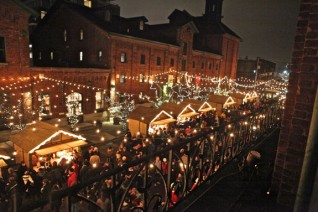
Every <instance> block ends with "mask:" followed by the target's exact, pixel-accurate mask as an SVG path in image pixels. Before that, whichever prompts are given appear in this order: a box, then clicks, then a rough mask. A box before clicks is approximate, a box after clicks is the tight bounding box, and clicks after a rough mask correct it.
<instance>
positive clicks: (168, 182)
mask: <svg viewBox="0 0 318 212" xmlns="http://www.w3.org/2000/svg"><path fill="white" fill-rule="evenodd" d="M172 154H173V152H172V149H171V150H169V155H168V176H167V187H168V188H167V192H168V195H169V193H170V192H171V186H170V185H171V169H172V167H171V166H172ZM169 201H170V200H169ZM168 208H169V203H168V204H167V209H168Z"/></svg>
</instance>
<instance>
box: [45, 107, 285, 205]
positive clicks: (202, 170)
mask: <svg viewBox="0 0 318 212" xmlns="http://www.w3.org/2000/svg"><path fill="white" fill-rule="evenodd" d="M279 104H280V102H273V103H269V104H268V105H267V107H262V108H260V109H258V110H255V111H253V112H251V113H249V114H246V115H244V116H242V117H239V118H238V119H236V120H233V121H231V122H229V123H224V124H223V125H221V126H217V127H211V128H204V129H201V130H202V131H198V132H197V133H196V134H195V135H194V136H192V137H187V138H179V139H178V143H177V144H173V145H168V146H167V147H165V148H164V149H163V150H160V151H157V152H154V153H152V154H149V155H145V156H143V157H141V158H140V159H138V160H133V161H131V162H129V163H127V164H125V165H123V166H122V167H118V168H116V169H112V170H109V171H108V172H104V173H103V174H101V175H98V176H94V177H92V178H89V179H87V180H86V181H85V182H82V183H79V184H76V185H74V186H73V187H70V188H66V189H63V190H58V191H54V192H52V194H51V200H53V201H54V200H56V199H61V198H64V197H67V196H68V197H70V196H76V195H78V193H79V192H80V191H81V190H82V189H84V188H86V187H87V186H89V185H91V184H93V183H95V182H101V181H103V180H104V179H107V178H112V179H116V177H117V178H118V176H120V175H122V174H123V173H124V172H125V171H127V170H128V169H129V168H132V167H136V166H144V167H145V168H141V169H140V170H139V171H137V170H135V174H134V176H136V175H140V176H141V178H142V179H143V180H142V181H143V184H145V183H146V184H147V181H148V179H149V178H153V179H155V180H157V181H158V180H159V181H158V182H159V183H160V180H162V177H161V178H160V179H159V178H158V179H157V178H156V172H159V171H158V170H156V171H151V170H148V165H150V164H151V163H152V162H151V161H152V160H153V159H154V158H155V157H156V156H161V155H168V158H169V159H168V160H169V161H168V163H169V173H168V176H166V179H164V180H166V181H167V182H165V183H163V184H164V186H165V189H162V192H163V195H162V196H163V197H165V198H166V197H169V198H168V201H171V198H173V197H171V195H172V194H170V192H172V190H173V189H172V188H171V187H170V183H173V182H174V180H176V179H172V174H171V171H172V170H173V169H172V165H173V161H175V162H177V163H178V164H177V166H176V167H175V168H177V169H179V171H180V173H182V176H181V178H180V179H179V180H181V181H180V182H181V184H183V189H185V191H186V192H182V194H181V196H180V197H178V198H183V197H185V196H187V195H189V193H191V190H192V188H193V187H195V186H200V184H201V183H203V182H204V181H206V180H207V179H208V178H209V177H211V176H212V175H213V174H214V173H215V172H216V171H217V170H218V169H219V168H221V167H222V166H224V165H225V164H226V163H228V162H229V161H230V160H231V159H233V158H235V157H236V156H237V155H238V154H239V153H240V152H241V151H242V150H243V149H245V148H247V147H248V146H249V145H250V143H252V142H253V140H256V139H257V137H258V136H260V135H261V133H265V132H266V131H265V130H266V128H269V127H271V126H272V125H273V124H275V123H276V122H277V119H280V117H281V110H282V107H280V105H279ZM260 113H266V116H264V117H262V119H261V118H260V116H259V114H260ZM247 120H249V121H250V122H251V123H252V124H249V125H246V126H245V125H244V124H243V121H245V122H246V121H247ZM229 125H233V127H232V130H233V132H237V133H238V136H237V138H233V137H232V135H230V133H228V131H229V130H228V126H229ZM252 125H253V128H254V125H255V126H256V125H259V129H258V132H257V131H256V130H254V129H253V128H252ZM231 134H232V133H231ZM211 135H212V136H211ZM211 137H214V138H215V140H213V139H211ZM181 148H186V151H185V152H186V154H185V156H186V157H185V159H180V158H179V157H176V156H174V155H175V154H179V150H180V149H181ZM180 160H181V161H180ZM183 160H186V161H183ZM178 161H179V162H180V164H182V166H181V167H179V166H178V165H179V162H178ZM196 172H198V173H196ZM160 174H161V175H162V173H160ZM124 180H125V179H124ZM132 181H133V180H131V181H130V183H129V184H127V185H129V186H128V188H126V189H129V188H130V187H131V186H132ZM115 182H116V183H117V181H115ZM119 186H120V185H115V187H114V186H113V188H112V192H111V193H112V195H118V192H119ZM151 186H154V185H151ZM161 186H163V185H161ZM149 190H150V191H143V192H144V193H143V194H142V195H143V198H144V201H148V200H147V195H146V194H147V192H151V189H149ZM123 194H124V196H123V197H122V198H121V199H122V200H121V202H116V198H114V197H112V198H111V200H112V211H115V210H116V211H120V208H118V206H120V205H122V203H123V201H124V200H125V198H126V196H127V195H128V190H126V191H124V193H123ZM152 197H153V195H152ZM150 199H151V197H150ZM165 205H166V206H165V207H173V204H170V203H169V204H168V205H167V204H165ZM136 207H137V208H139V207H141V206H135V208H136ZM142 207H144V211H146V210H147V207H148V204H147V202H145V203H144V204H143V206H142ZM167 209H168V208H166V209H165V210H167Z"/></svg>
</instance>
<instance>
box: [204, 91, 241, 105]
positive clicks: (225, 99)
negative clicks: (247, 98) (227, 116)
mask: <svg viewBox="0 0 318 212" xmlns="http://www.w3.org/2000/svg"><path fill="white" fill-rule="evenodd" d="M208 101H209V102H212V103H216V104H222V105H223V107H225V106H228V105H232V104H235V101H234V100H233V98H232V97H230V96H221V95H216V94H210V95H209V96H208Z"/></svg>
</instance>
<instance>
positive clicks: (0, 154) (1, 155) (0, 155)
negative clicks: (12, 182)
mask: <svg viewBox="0 0 318 212" xmlns="http://www.w3.org/2000/svg"><path fill="white" fill-rule="evenodd" d="M0 158H2V159H5V160H9V159H10V158H11V157H10V156H9V155H8V153H6V152H5V151H3V150H2V149H0Z"/></svg>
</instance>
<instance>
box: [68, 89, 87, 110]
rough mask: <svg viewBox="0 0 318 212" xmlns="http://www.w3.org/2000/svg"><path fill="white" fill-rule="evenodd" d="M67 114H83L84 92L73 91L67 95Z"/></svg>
mask: <svg viewBox="0 0 318 212" xmlns="http://www.w3.org/2000/svg"><path fill="white" fill-rule="evenodd" d="M66 99H67V101H66V106H67V115H81V114H82V101H83V99H82V94H80V93H76V92H74V93H71V94H70V95H68V96H67V97H66Z"/></svg>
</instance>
